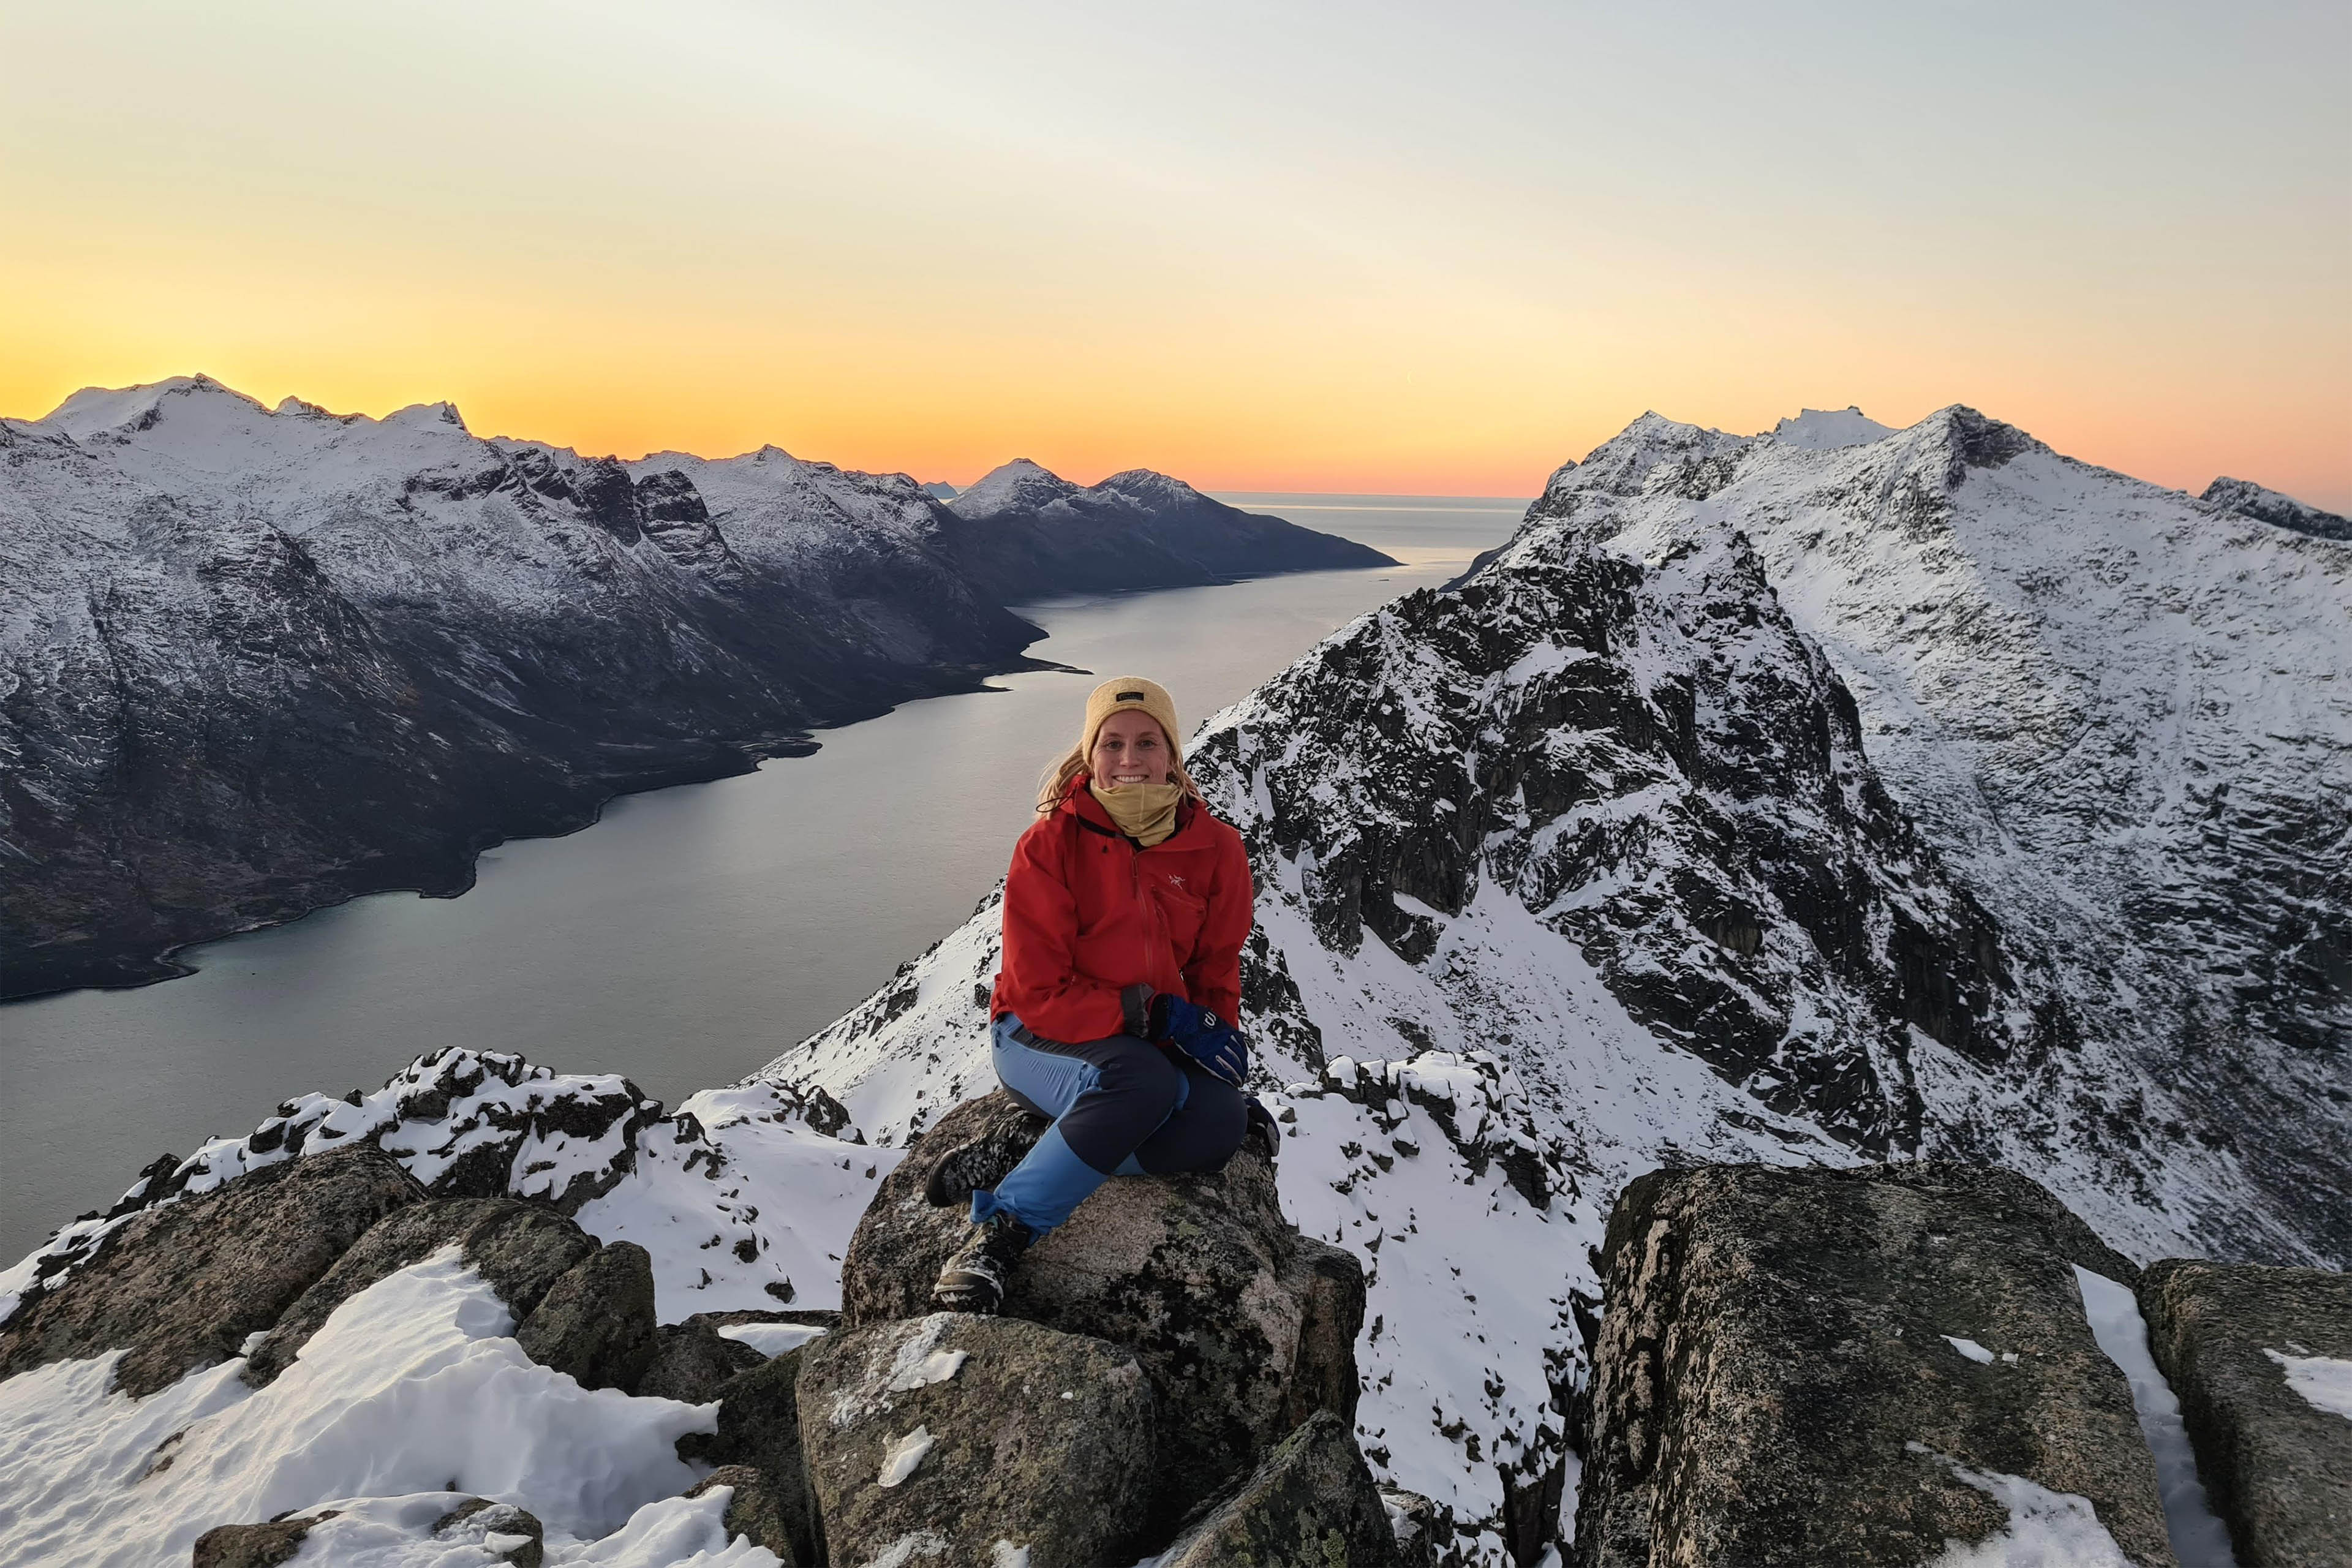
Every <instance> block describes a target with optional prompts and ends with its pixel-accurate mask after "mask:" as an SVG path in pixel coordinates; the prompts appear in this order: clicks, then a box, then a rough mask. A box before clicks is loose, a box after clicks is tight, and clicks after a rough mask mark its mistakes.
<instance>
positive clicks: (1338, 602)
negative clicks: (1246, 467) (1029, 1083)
mask: <svg viewBox="0 0 2352 1568" xmlns="http://www.w3.org/2000/svg"><path fill="white" fill-rule="evenodd" d="M1223 499H1225V500H1232V501H1234V502H1236V503H1237V504H1242V505H1246V506H1250V507H1252V508H1253V509H1255V510H1266V511H1273V512H1276V513H1278V514H1280V515H1283V516H1286V517H1289V518H1291V519H1292V520H1293V521H1297V522H1299V523H1301V524H1303V525H1304V526H1306V527H1309V528H1317V529H1321V530H1323V531H1327V532H1331V533H1340V534H1345V535H1347V536H1348V537H1349V538H1351V539H1358V540H1361V541H1362V542H1365V543H1368V544H1370V545H1373V546H1375V547H1376V548H1378V549H1381V550H1384V551H1386V552H1388V553H1389V554H1391V555H1393V556H1395V557H1397V558H1398V560H1399V561H1400V562H1402V565H1401V566H1397V567H1383V568H1374V569H1371V570H1369V571H1353V572H1318V573H1309V574H1300V575H1297V576H1289V577H1274V578H1266V579H1262V580H1259V581H1256V582H1250V583H1239V584H1231V585H1228V586H1224V587H1215V588H1180V589H1172V590H1169V591H1166V592H1161V593H1151V594H1137V595H1123V596H1118V597H1110V598H1073V599H1058V600H1053V601H1048V602H1045V603H1043V604H1039V605H1031V606H1028V607H1027V608H1026V609H1025V610H1024V613H1025V614H1027V615H1028V616H1030V618H1031V619H1033V620H1034V621H1036V622H1037V623H1038V624H1039V625H1040V626H1044V627H1045V630H1046V631H1047V633H1048V634H1049V635H1048V637H1047V638H1046V640H1045V641H1044V642H1041V643H1038V644H1036V645H1034V647H1032V648H1031V649H1030V652H1031V653H1032V654H1034V655H1035V656H1036V657H1038V658H1047V659H1052V660H1055V661H1056V662H1058V663H1062V664H1067V665H1074V666H1076V667H1077V668H1081V669H1086V670H1091V671H1097V672H1098V674H1097V675H1084V676H1081V675H1064V674H1057V673H1046V672H1038V673H1028V674H1020V675H1011V676H1004V677H1001V678H999V679H998V680H997V681H996V683H995V684H996V685H997V686H998V687H1000V688H1001V689H998V690H992V691H984V692H979V693H973V694H971V695H966V696H958V697H944V698H937V699H933V700H929V701H922V702H914V703H909V704H908V705H907V706H905V707H903V708H900V709H898V710H896V711H895V712H892V713H889V714H887V715H885V716H883V717H882V718H879V719H875V720H871V721H867V722H866V723H862V724H854V725H850V726H848V727H846V728H844V729H840V730H833V731H825V732H824V734H823V735H822V737H821V739H822V740H823V742H824V745H823V747H822V749H821V750H819V751H818V752H816V753H815V754H814V755H813V756H808V757H795V758H784V759H779V760H776V761H772V762H770V763H766V764H765V765H764V766H762V767H761V769H760V771H759V772H757V773H747V774H745V775H743V776H741V777H740V778H731V779H721V780H719V781H717V782H715V783H711V784H689V785H685V786H682V787H680V788H677V789H667V790H658V791H656V792H654V793H652V794H648V795H626V796H624V797H622V798H621V799H618V800H615V801H614V802H613V803H612V804H611V805H608V806H606V807H605V810H604V819H603V820H602V821H601V822H600V823H598V824H597V825H596V826H593V827H592V828H589V829H588V830H586V831H585V832H582V833H578V834H573V835H570V836H568V837H562V838H539V839H527V840H520V841H518V842H515V843H511V844H507V845H503V846H501V847H499V848H497V849H493V850H491V851H490V852H489V853H488V854H487V855H484V856H483V857H482V858H481V863H480V868H479V870H480V880H479V882H478V884H477V885H476V887H475V889H474V890H473V891H471V892H469V893H467V895H465V896H464V897H463V898H459V899H454V900H452V899H421V898H417V897H415V896H414V895H411V894H403V893H386V894H380V895H377V896H374V897H372V898H366V899H360V900H354V901H352V902H351V903H348V904H344V905H341V906H340V907H338V908H335V909H331V910H320V911H319V912H317V913H315V914H312V915H310V916H309V917H307V918H305V919H303V920H300V921H295V922H294V923H292V924H290V925H285V926H279V927H276V928H274V929H272V930H269V931H257V932H254V933H251V934H249V935H246V936H240V937H233V938H230V939H228V940H226V941H223V942H212V943H208V944H206V945H205V946H203V947H198V948H193V949H190V950H188V951H187V952H184V954H183V955H182V956H183V957H184V958H186V959H187V960H188V961H189V962H191V963H194V964H195V965H196V966H197V969H198V973H195V974H194V975H191V976H189V977H188V978H186V979H183V980H173V981H168V982H165V983H164V984H159V985H151V986H146V987H143V988H142V989H140V990H136V991H111V992H105V991H81V992H74V993H69V994H65V995H59V996H51V997H44V998H41V999H38V1000H36V1001H31V1002H23V1003H14V1004H9V1005H5V1006H0V1078H5V1083H0V1194H5V1198H4V1199H0V1261H6V1260H10V1259H14V1258H16V1257H18V1256H20V1255H21V1254H23V1253H24V1252H26V1251H27V1250H28V1249H30V1248H31V1247H34V1246H36V1245H37V1244H38V1243H39V1242H40V1240H41V1239H42V1238H43V1237H44V1236H46V1235H47V1232H48V1231H49V1230H50V1229H51V1228H53V1227H54V1226H57V1225H58V1223H59V1222H61V1221H63V1220H65V1219H67V1218H68V1217H70V1216H71V1215H74V1214H76V1213H78V1212H79V1211H81V1210H84V1209H89V1208H92V1207H102V1206H104V1205H106V1204H108V1203H110V1202H111V1201H112V1200H113V1199H114V1197H115V1196H116V1195H117V1194H120V1193H121V1190H122V1189H123V1188H124V1187H125V1186H127V1185H128V1184H130V1182H131V1177H132V1176H133V1175H134V1174H135V1173H137V1171H138V1169H139V1167H140V1166H142V1165H143V1164H144V1163H147V1161H149V1160H150V1159H152V1158H153V1157H154V1156H155V1155H156V1154H157V1153H159V1152H162V1151H163V1150H166V1149H169V1150H172V1151H173V1152H178V1153H183V1154H184V1153H186V1152H188V1151H189V1150H190V1149H192V1148H194V1146H195V1145H196V1144H198V1143H200V1142H203V1141H204V1140H205V1138H206V1137H208V1136H210V1135H212V1134H215V1133H220V1134H230V1133H239V1132H243V1131H247V1130H249V1129H250V1128H252V1127H253V1125H254V1124H255V1123H256V1122H257V1121H260V1120H261V1119H262V1118H263V1117H265V1116H267V1115H268V1114H269V1112H270V1110H271V1108H272V1107H274V1106H275V1105H276V1104H277V1103H278V1101H279V1100H283V1099H285V1098H286V1097H288V1096H289V1095H291V1094H296V1093H300V1092H303V1091H306V1090H310V1089H324V1090H327V1091H329V1092H331V1093H341V1091H342V1090H344V1089H352V1088H369V1089H373V1088H374V1087H376V1086H377V1085H379V1084H381V1083H382V1082H383V1080H384V1079H387V1078H389V1077H390V1076H391V1075H392V1074H393V1073H394V1072H396V1071H398V1070H399V1069H400V1068H402V1067H404V1066H405V1065H406V1064H407V1063H408V1061H409V1060H410V1059H411V1058H414V1057H415V1056H417V1055H419V1054H420V1053H422V1052H424V1051H427V1050H430V1049H432V1048H434V1047H438V1046H446V1045H456V1046H470V1047H479V1048H487V1049H497V1050H510V1051H520V1052H521V1053H523V1054H524V1055H525V1056H528V1057H530V1058H531V1059H532V1060H534V1061H537V1062H541V1063H543V1064H545V1065H547V1066H549V1067H552V1068H556V1069H557V1070H559V1071H566V1072H625V1073H627V1074H629V1075H630V1077H632V1078H634V1079H635V1080H636V1081H637V1082H638V1084H640V1085H641V1086H643V1087H644V1088H645V1089H646V1091H647V1092H649V1093H651V1094H653V1095H656V1096H657V1097H659V1098H660V1099H662V1100H666V1101H667V1102H669V1103H671V1104H676V1103H677V1101H678V1100H681V1099H683V1098H684V1097H685V1096H687V1095H688V1094H690V1093H692V1092H693V1091H694V1090H696V1089H703V1088H707V1087H709V1086H710V1085H713V1084H720V1083H728V1082H732V1081H733V1080H735V1079H739V1078H740V1077H742V1076H743V1075H744V1074H745V1073H747V1072H750V1071H751V1070H752V1069H753V1068H757V1067H759V1066H760V1065H761V1063H763V1062H765V1061H766V1060H768V1058H771V1057H772V1056H774V1055H775V1054H776V1053H777V1052H779V1051H781V1050H782V1049H783V1048H784V1047H787V1046H790V1045H792V1044H793V1043H794V1042H796V1041H798V1040H800V1039H802V1038H803V1037H806V1036H808V1035H810V1034H812V1033H814V1032H815V1031H816V1030H817V1029H820V1028H822V1027H824V1026H825V1025H826V1024H829V1023H831V1022H832V1021H833V1020H834V1019H835V1018H836V1017H838V1016H841V1014H843V1013H844V1012H845V1011H847V1010H848V1009H849V1008H850V1007H852V1006H854V1005H856V1003H857V1002H858V1001H860V1000H861V999H862V998H864V997H865V996H866V994H868V993H869V992H871V991H872V990H873V989H874V988H875V987H876V986H877V985H878V984H881V983H882V982H883V981H884V980H886V979H887V978H888V977H889V975H890V973H891V971H892V970H893V969H895V968H896V967H897V966H898V963H900V962H901V961H902V960H904V959H907V958H910V957H912V956H913V955H915V954H916V953H918V952H921V951H922V950H923V948H924V947H926V946H928V945H929V943H930V942H933V941H935V940H936V939H937V938H939V937H940V936H941V935H943V934H944V933H945V932H947V931H949V930H950V929H952V928H953V927H954V926H955V925H957V924H958V923H959V922H961V921H962V920H963V919H964V917H965V916H967V915H969V914H970V913H971V909H972V906H973V905H974V904H975V903H976V902H978V901H979V900H981V899H982V897H983V896H985V895H986V893H987V892H988V890H989V889H990V888H992V886H994V884H995V882H996V879H997V878H998V877H1000V876H1002V875H1003V870H1004V862H1005V859H1006V857H1007V855H1008V854H1009V852H1010V851H1011V848H1012V845H1013V837H1014V836H1015V835H1017V834H1018V833H1019V832H1020V831H1021V829H1022V827H1023V826H1025V825H1026V824H1027V822H1028V821H1029V819H1030V812H1031V805H1030V803H1031V799H1032V795H1033V792H1034V789H1035V787H1036V776H1037V772H1038V770H1039V768H1040V767H1042V766H1043V765H1044V763H1045V762H1046V761H1047V759H1048V758H1049V757H1051V756H1052V755H1053V754H1055V752H1058V751H1060V750H1061V749H1062V748H1064V747H1066V746H1067V745H1068V744H1069V743H1070V742H1072V741H1074V740H1076V728H1077V721H1078V719H1079V716H1080V713H1081V704H1082V703H1083V702H1084V700H1085V698H1086V694H1087V691H1088V690H1090V689H1092V688H1093V686H1094V684H1095V682H1096V680H1097V679H1101V678H1104V677H1108V676H1111V675H1121V674H1134V673H1141V674H1148V675H1152V676H1154V677H1156V678H1157V679H1160V681H1162V682H1163V683H1164V684H1165V685H1167V687H1168V688H1169V689H1170V690H1171V692H1172V693H1173V694H1174V696H1175V698H1176V701H1177V704H1178V710H1179V711H1180V712H1181V714H1182V716H1183V719H1184V721H1185V723H1187V724H1188V725H1189V724H1193V723H1197V722H1198V721H1200V720H1201V719H1202V718H1205V717H1207V716H1208V715H1209V714H1210V713H1212V712H1213V711H1215V710H1217V709H1219V708H1222V707H1223V706H1225V705H1226V704H1227V703H1229V702H1232V701H1234V700H1235V699H1237V698H1239V697H1241V696H1243V695H1244V694H1245V693H1247V692H1248V691H1249V690H1250V689H1252V688H1254V687H1255V686H1256V685H1258V684H1259V683H1260V682H1262V681H1264V680H1265V679H1267V678H1268V677H1269V676H1271V675H1273V674H1275V673H1276V671H1278V670H1280V669H1282V668H1284V667H1285V666H1286V665H1288V664H1289V663H1290V662H1291V661H1292V660H1294V659H1296V658H1297V657H1298V656H1299V655H1300V654H1302V653H1304V652H1305V651H1306V650H1307V648H1308V647H1311V646H1312V645H1313V644H1314V643H1315V642H1317V641H1318V639H1320V638H1321V637H1324V636H1325V635H1326V634H1328V633H1329V632H1330V631H1331V630H1332V629H1333V628H1335V627H1337V626H1341V625H1343V624H1345V623H1346V622H1347V621H1349V620H1350V619H1352V618H1353V617H1355V616H1358V615H1360V614H1361V613H1363V612H1364V611H1366V610H1368V609H1370V608H1372V607H1374V606H1376V605H1381V604H1384V603H1386V602H1387V601H1389V600H1390V599H1392V598H1394V597H1396V596H1397V595H1401V594H1403V593H1406V592H1409V591H1411V590H1412V589H1414V588H1417V587H1422V586H1424V585H1427V584H1437V583H1443V582H1444V581H1445V580H1446V579H1448V578H1449V577H1452V576H1454V574H1457V573H1459V572H1460V571H1461V570H1462V568H1463V567H1464V566H1465V565H1466V564H1467V563H1468V562H1469V560H1470V558H1471V557H1472V556H1473V555H1474V554H1475V553H1476V552H1478V551H1480V550H1483V549H1486V547H1487V546H1489V545H1491V544H1494V543H1496V542H1499V541H1501V540H1502V539H1503V538H1505V537H1506V536H1507V535H1508V533H1509V532H1510V531H1511V529H1512V527H1513V526H1514V525H1515V524H1516V522H1517V520H1518V517H1519V514H1520V512H1521V510H1522V509H1523V506H1524V503H1522V502H1515V501H1499V500H1495V501H1488V500H1427V499H1415V498H1406V497H1376V496H1267V495H1248V496H1242V495H1228V496H1226V497H1225V498H1223Z"/></svg>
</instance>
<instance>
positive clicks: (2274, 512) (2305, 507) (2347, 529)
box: [2197, 475, 2352, 539]
mask: <svg viewBox="0 0 2352 1568" xmlns="http://www.w3.org/2000/svg"><path fill="white" fill-rule="evenodd" d="M2197 499H2198V500H2201V501H2203V502H2204V503H2205V504H2206V505H2207V506H2210V507H2212V508H2214V509H2215V510H2219V511H2220V512H2221V513H2222V514H2223V515H2224V516H2229V515H2233V514H2234V515H2242V516H2245V517H2251V518H2256V519H2259V520H2260V521H2263V522H2267V523H2270V524H2271V525H2272V526H2273V527H2276V528H2284V529H2290V530H2292V531H2294V532H2296V533H2308V534H2311V535H2312V536H2313V537H2315V538H2318V539H2352V518H2346V517H2338V516H2337V515H2336V513H2334V512H2332V511H2322V510H2319V508H2317V507H2315V506H2313V505H2312V504H2311V503H2310V502H2308V501H2300V500H2295V499H2294V497H2293V496H2291V495H2287V494H2285V493H2284V492H2283V491H2280V490H2274V489H2270V488H2268V487H2267V486H2264V485H2258V484H2256V483H2254V481H2253V480H2252V479H2231V478H2229V477H2227V476H2226V475H2225V476H2223V477H2222V478H2221V479H2215V480H2214V481H2213V482H2212V483H2211V484H2210V485H2207V486H2206V487H2205V493H2204V494H2203V495H2201V496H2199V497H2198V498H2197Z"/></svg>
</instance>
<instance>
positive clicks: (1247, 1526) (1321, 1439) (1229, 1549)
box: [1160, 1410, 1405, 1568]
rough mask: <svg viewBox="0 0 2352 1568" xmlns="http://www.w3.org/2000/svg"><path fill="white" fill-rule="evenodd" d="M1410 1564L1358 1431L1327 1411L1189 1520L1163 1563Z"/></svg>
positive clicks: (1318, 1567)
mask: <svg viewBox="0 0 2352 1568" xmlns="http://www.w3.org/2000/svg"><path fill="white" fill-rule="evenodd" d="M1241 1563H1247V1564H1249V1565H1250V1568H1405V1564H1404V1558H1403V1556H1402V1554H1401V1552H1399V1550H1398V1543H1397V1538H1396V1531H1395V1530H1394V1528H1393V1527H1392V1526H1391V1524H1390V1523H1389V1518H1388V1511H1387V1510H1385V1509H1384V1508H1382V1507H1381V1494H1380V1493H1379V1492H1378V1491H1377V1490H1376V1489H1374V1488H1373V1486H1372V1476H1371V1472H1370V1470H1369V1469H1367V1468H1365V1467H1364V1457H1363V1455H1361V1454H1360V1453H1359V1452H1357V1451H1356V1438H1355V1433H1354V1432H1353V1431H1352V1430H1351V1429H1350V1428H1349V1426H1348V1424H1347V1423H1346V1422H1344V1421H1342V1420H1340V1419H1339V1417H1338V1416H1337V1415H1332V1414H1331V1413H1330V1412H1329V1411H1328V1410H1320V1411H1318V1412H1316V1414H1315V1415H1313V1416H1312V1417H1311V1418H1310V1419H1309V1420H1308V1421H1307V1424H1306V1425H1305V1426H1301V1427H1299V1428H1298V1429H1297V1431H1295V1432H1293V1433H1291V1435H1290V1436H1287V1437H1285V1438H1284V1439H1283V1440H1282V1441H1281V1442H1280V1443H1279V1444H1277V1445H1276V1447H1275V1450H1274V1452H1272V1453H1271V1454H1268V1455H1267V1456H1266V1457H1265V1461H1264V1462H1263V1463H1262V1464H1260V1465H1259V1466H1258V1468H1256V1470H1255V1471H1254V1472H1252V1474H1251V1475H1250V1477H1249V1479H1247V1480H1245V1481H1244V1482H1243V1483H1242V1484H1241V1486H1240V1487H1239V1488H1238V1489H1236V1490H1235V1491H1234V1494H1233V1495H1232V1496H1230V1497H1228V1498H1226V1499H1224V1500H1222V1501H1221V1502H1219V1503H1218V1504H1217V1505H1216V1506H1215V1507H1214V1508H1213V1509H1211V1510H1209V1511H1208V1513H1207V1515H1206V1517H1204V1518H1202V1519H1201V1520H1199V1521H1197V1522H1195V1523H1193V1524H1192V1525H1191V1526H1189V1527H1188V1528H1187V1529H1186V1530H1185V1531H1184V1532H1183V1534H1181V1536H1179V1537H1178V1538H1177V1540H1176V1542H1175V1544H1174V1545H1172V1546H1171V1547H1170V1548H1169V1549H1168V1552H1167V1553H1166V1554H1165V1555H1164V1556H1162V1557H1161V1558H1160V1568H1232V1565H1234V1564H1241Z"/></svg>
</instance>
